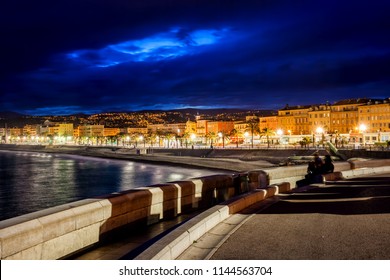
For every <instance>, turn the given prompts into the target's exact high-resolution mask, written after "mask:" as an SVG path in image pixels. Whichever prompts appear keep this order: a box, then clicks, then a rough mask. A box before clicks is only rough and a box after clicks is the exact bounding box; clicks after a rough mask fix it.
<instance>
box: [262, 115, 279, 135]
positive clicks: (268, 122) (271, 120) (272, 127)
mask: <svg viewBox="0 0 390 280" xmlns="http://www.w3.org/2000/svg"><path fill="white" fill-rule="evenodd" d="M259 129H260V131H264V130H265V129H267V130H269V131H275V132H276V131H277V129H278V116H267V117H260V118H259Z"/></svg>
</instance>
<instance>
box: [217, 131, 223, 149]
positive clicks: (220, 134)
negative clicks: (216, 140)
mask: <svg viewBox="0 0 390 280" xmlns="http://www.w3.org/2000/svg"><path fill="white" fill-rule="evenodd" d="M218 136H219V137H220V138H222V148H225V135H224V134H223V132H218Z"/></svg>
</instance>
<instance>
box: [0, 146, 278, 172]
mask: <svg viewBox="0 0 390 280" xmlns="http://www.w3.org/2000/svg"><path fill="white" fill-rule="evenodd" d="M0 150H4V151H19V152H35V153H52V154H69V155H78V156H86V157H95V158H105V159H114V160H128V161H134V162H141V163H149V164H156V165H170V166H177V167H185V168H195V169H208V170H210V169H211V170H215V171H216V172H218V171H224V172H226V171H229V172H245V171H249V170H254V169H265V168H270V167H277V165H275V164H272V163H270V162H268V161H266V160H257V161H242V160H240V159H235V158H206V157H195V156H178V155H167V154H157V153H154V154H136V149H127V148H119V147H118V148H117V147H112V148H111V147H94V146H93V147H91V146H41V145H13V144H0Z"/></svg>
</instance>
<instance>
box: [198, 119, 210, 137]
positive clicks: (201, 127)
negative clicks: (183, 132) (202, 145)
mask: <svg viewBox="0 0 390 280" xmlns="http://www.w3.org/2000/svg"><path fill="white" fill-rule="evenodd" d="M208 122H209V121H208V120H203V119H197V120H196V135H197V136H198V137H201V138H203V137H206V135H207V134H208V130H207V123H208Z"/></svg>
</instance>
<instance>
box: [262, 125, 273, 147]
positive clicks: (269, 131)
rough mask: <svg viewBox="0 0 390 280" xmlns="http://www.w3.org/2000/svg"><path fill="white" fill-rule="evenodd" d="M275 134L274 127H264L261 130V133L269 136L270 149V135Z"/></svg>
mask: <svg viewBox="0 0 390 280" xmlns="http://www.w3.org/2000/svg"><path fill="white" fill-rule="evenodd" d="M274 134H275V131H273V130H272V129H270V128H268V127H265V128H263V130H262V131H261V135H262V136H265V137H266V138H267V148H268V149H269V145H270V143H269V142H270V141H269V137H270V136H272V135H274Z"/></svg>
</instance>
